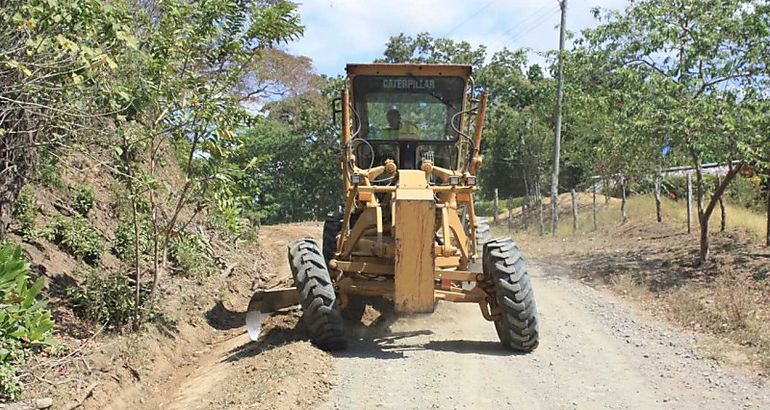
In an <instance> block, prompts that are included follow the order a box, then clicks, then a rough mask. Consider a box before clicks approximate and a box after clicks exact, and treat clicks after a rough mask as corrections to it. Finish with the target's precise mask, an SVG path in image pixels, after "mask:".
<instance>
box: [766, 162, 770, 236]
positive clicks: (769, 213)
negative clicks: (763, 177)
mask: <svg viewBox="0 0 770 410" xmlns="http://www.w3.org/2000/svg"><path fill="white" fill-rule="evenodd" d="M766 187H767V190H765V194H767V230H766V231H765V236H766V238H765V245H766V246H770V161H768V164H767V185H766Z"/></svg>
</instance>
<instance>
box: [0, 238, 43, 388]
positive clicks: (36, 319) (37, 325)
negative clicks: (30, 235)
mask: <svg viewBox="0 0 770 410" xmlns="http://www.w3.org/2000/svg"><path fill="white" fill-rule="evenodd" d="M29 272H30V271H29V264H28V263H27V262H26V261H24V259H23V258H22V256H21V248H19V247H18V246H15V245H12V244H10V243H7V242H3V243H0V305H1V306H2V309H0V401H6V400H16V399H18V398H19V396H20V394H21V385H20V384H19V381H18V379H17V378H16V374H15V373H16V372H15V368H16V366H18V365H21V364H23V363H24V362H25V361H26V359H27V357H28V356H29V355H30V354H31V353H32V352H33V351H34V350H35V349H37V348H39V347H41V346H44V345H47V344H48V343H49V342H50V336H51V330H52V329H53V321H52V320H51V311H50V310H48V308H47V306H46V302H45V301H44V300H39V299H38V296H39V293H40V290H41V289H42V288H43V281H42V279H38V280H37V281H35V282H34V283H32V284H30V283H29V280H30V277H29Z"/></svg>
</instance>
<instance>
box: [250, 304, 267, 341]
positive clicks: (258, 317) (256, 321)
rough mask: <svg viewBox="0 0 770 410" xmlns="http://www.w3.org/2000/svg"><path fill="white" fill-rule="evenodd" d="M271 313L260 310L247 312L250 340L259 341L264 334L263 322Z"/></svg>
mask: <svg viewBox="0 0 770 410" xmlns="http://www.w3.org/2000/svg"><path fill="white" fill-rule="evenodd" d="M267 316H270V314H269V313H262V312H260V311H259V310H249V311H248V312H246V330H247V331H248V332H249V338H250V339H251V340H252V341H255V342H256V341H257V340H258V339H259V336H260V335H261V334H262V322H263V321H264V320H265V318H266V317H267Z"/></svg>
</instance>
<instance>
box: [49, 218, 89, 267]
mask: <svg viewBox="0 0 770 410" xmlns="http://www.w3.org/2000/svg"><path fill="white" fill-rule="evenodd" d="M42 234H43V236H44V237H45V238H46V239H48V240H49V241H51V242H54V243H56V244H57V245H59V247H60V248H61V249H62V250H64V251H65V252H67V253H69V254H70V255H72V256H74V257H76V258H77V259H79V260H82V261H84V262H86V263H89V264H92V265H93V264H95V263H96V262H97V261H98V260H99V259H100V258H101V256H102V253H103V252H104V242H103V240H102V237H101V235H100V234H99V232H97V231H96V229H94V228H93V227H92V226H91V224H89V223H88V221H87V220H85V219H84V218H83V217H82V216H79V215H78V216H76V217H74V218H61V217H57V218H55V219H54V220H53V221H52V222H51V224H50V225H49V226H48V227H47V228H46V229H45V230H43V232H42Z"/></svg>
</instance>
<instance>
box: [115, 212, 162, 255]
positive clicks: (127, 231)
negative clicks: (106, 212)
mask: <svg viewBox="0 0 770 410" xmlns="http://www.w3.org/2000/svg"><path fill="white" fill-rule="evenodd" d="M140 217H141V218H140V219H139V254H140V255H146V254H147V253H149V252H150V248H151V246H152V241H151V237H150V231H151V229H150V224H151V222H150V220H149V219H148V218H147V217H146V216H141V215H140ZM134 239H135V238H134V222H133V221H132V220H131V219H123V220H121V221H120V222H119V223H118V227H117V228H116V229H115V242H114V244H113V246H112V250H113V251H114V252H115V255H117V257H118V258H120V260H122V261H123V262H126V263H129V264H133V263H134V262H135V261H134Z"/></svg>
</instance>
